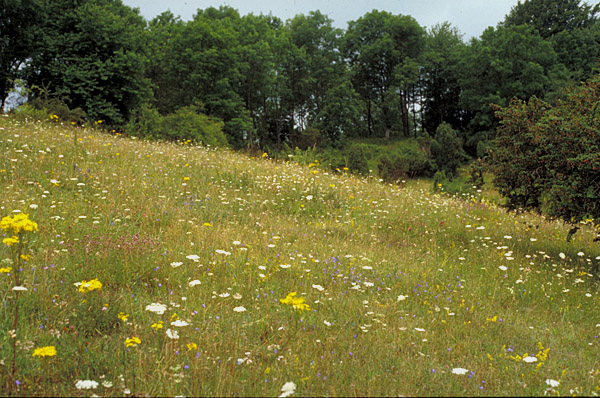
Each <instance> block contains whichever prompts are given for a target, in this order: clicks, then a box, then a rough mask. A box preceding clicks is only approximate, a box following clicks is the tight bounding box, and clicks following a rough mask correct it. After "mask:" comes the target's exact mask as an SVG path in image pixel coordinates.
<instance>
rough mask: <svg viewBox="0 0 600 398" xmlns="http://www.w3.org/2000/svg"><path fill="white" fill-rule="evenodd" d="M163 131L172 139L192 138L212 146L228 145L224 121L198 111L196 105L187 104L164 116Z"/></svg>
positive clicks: (163, 133) (164, 134) (165, 135)
mask: <svg viewBox="0 0 600 398" xmlns="http://www.w3.org/2000/svg"><path fill="white" fill-rule="evenodd" d="M161 133H162V135H163V136H164V137H166V138H168V139H172V140H192V141H196V142H200V143H202V144H204V145H210V146H226V145H227V138H225V134H224V133H223V122H222V121H220V120H215V119H213V118H211V117H209V116H207V115H205V114H203V113H199V112H198V107H196V106H193V105H192V106H186V107H184V108H181V109H179V110H177V111H176V112H175V113H171V114H169V115H167V116H164V117H163V120H162V123H161Z"/></svg>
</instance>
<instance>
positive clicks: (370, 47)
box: [344, 10, 425, 138]
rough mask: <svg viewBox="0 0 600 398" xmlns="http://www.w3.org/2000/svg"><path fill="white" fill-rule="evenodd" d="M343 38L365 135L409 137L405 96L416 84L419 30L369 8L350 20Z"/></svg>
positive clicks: (422, 40)
mask: <svg viewBox="0 0 600 398" xmlns="http://www.w3.org/2000/svg"><path fill="white" fill-rule="evenodd" d="M344 40H345V42H344V52H345V54H346V58H347V59H348V63H349V66H350V68H351V73H352V81H353V83H354V87H355V89H356V91H357V92H358V93H359V94H360V96H361V98H362V99H363V101H364V102H365V104H366V107H365V108H364V109H365V115H364V118H365V119H366V121H367V128H368V132H369V135H375V136H380V137H382V136H383V137H385V138H390V137H391V135H392V132H393V131H395V132H399V133H400V134H402V135H403V136H405V137H408V136H410V133H411V132H410V114H409V97H410V95H411V93H412V90H413V88H414V85H415V84H416V83H417V81H418V71H419V58H420V57H421V55H422V52H423V49H424V45H425V31H424V30H423V28H422V27H421V26H420V25H419V24H418V23H417V21H415V20H414V19H413V18H412V17H410V16H405V15H392V14H390V13H388V12H386V11H377V10H373V11H371V12H370V13H367V14H365V15H364V16H363V17H361V18H359V19H358V20H356V21H351V22H349V24H348V30H347V31H346V35H345V37H344Z"/></svg>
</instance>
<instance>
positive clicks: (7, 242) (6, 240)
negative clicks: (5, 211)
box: [2, 236, 19, 246]
mask: <svg viewBox="0 0 600 398" xmlns="http://www.w3.org/2000/svg"><path fill="white" fill-rule="evenodd" d="M2 243H4V244H5V245H6V246H12V245H14V244H16V243H19V238H18V237H17V236H13V237H10V238H4V239H3V240H2Z"/></svg>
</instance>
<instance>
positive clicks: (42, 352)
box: [32, 345, 56, 358]
mask: <svg viewBox="0 0 600 398" xmlns="http://www.w3.org/2000/svg"><path fill="white" fill-rule="evenodd" d="M55 355H56V348H55V347H54V346H52V345H50V346H47V347H40V348H36V349H35V350H34V351H33V354H32V356H34V357H40V358H43V357H53V356H55Z"/></svg>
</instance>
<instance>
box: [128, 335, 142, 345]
mask: <svg viewBox="0 0 600 398" xmlns="http://www.w3.org/2000/svg"><path fill="white" fill-rule="evenodd" d="M141 343H142V340H140V339H139V337H132V338H130V339H125V347H135V346H136V345H138V344H141Z"/></svg>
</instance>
